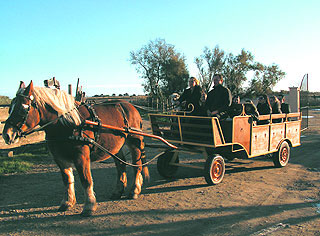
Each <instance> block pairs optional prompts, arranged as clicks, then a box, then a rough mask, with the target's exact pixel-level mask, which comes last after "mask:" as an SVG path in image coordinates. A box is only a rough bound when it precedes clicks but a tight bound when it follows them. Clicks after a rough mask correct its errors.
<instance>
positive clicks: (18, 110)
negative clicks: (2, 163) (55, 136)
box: [2, 81, 40, 144]
mask: <svg viewBox="0 0 320 236" xmlns="http://www.w3.org/2000/svg"><path fill="white" fill-rule="evenodd" d="M33 92H34V87H33V82H32V81H31V82H30V84H29V85H28V86H27V87H26V86H25V84H24V82H22V81H21V82H20V86H19V88H18V91H17V93H16V97H15V98H14V99H13V100H12V102H11V105H10V108H9V117H8V119H7V120H6V122H5V126H4V129H3V132H2V137H3V139H4V140H5V142H6V143H7V144H12V143H15V142H17V141H18V140H19V138H20V137H21V136H22V135H23V134H24V133H26V132H29V131H30V130H32V129H33V128H34V127H35V126H37V125H38V124H39V122H40V113H39V112H38V110H37V106H36V103H35V100H34V94H33Z"/></svg>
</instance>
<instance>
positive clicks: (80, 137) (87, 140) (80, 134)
mask: <svg viewBox="0 0 320 236" xmlns="http://www.w3.org/2000/svg"><path fill="white" fill-rule="evenodd" d="M81 105H83V106H85V107H86V109H87V110H88V112H89V115H90V118H89V120H91V121H93V122H96V123H97V124H98V125H97V126H94V127H92V126H91V127H88V126H87V125H86V124H85V123H83V124H82V125H80V126H79V127H77V128H76V129H75V130H74V133H78V135H76V134H74V135H72V136H69V137H68V138H69V139H70V140H76V141H80V142H84V143H89V144H93V145H92V146H91V148H90V149H91V152H93V151H95V150H96V148H97V147H98V148H100V149H101V147H99V146H100V145H99V144H98V143H99V140H100V136H101V124H102V123H101V120H100V118H99V116H98V115H97V113H96V111H95V109H94V107H93V105H92V104H89V103H83V104H81ZM81 105H80V106H81ZM115 106H116V107H117V108H118V110H119V111H120V112H121V114H122V117H123V122H124V125H125V126H124V127H123V128H124V129H125V130H130V129H131V128H130V127H129V122H128V119H127V115H126V113H125V111H124V109H123V106H122V105H121V103H115ZM86 130H91V131H93V132H94V139H91V138H89V136H88V135H86V134H85V133H84V131H86ZM112 132H113V133H115V134H117V135H125V133H123V132H120V131H116V130H112ZM109 154H110V153H109Z"/></svg>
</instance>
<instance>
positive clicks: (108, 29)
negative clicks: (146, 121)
mask: <svg viewBox="0 0 320 236" xmlns="http://www.w3.org/2000/svg"><path fill="white" fill-rule="evenodd" d="M319 9H320V1H318V0H306V1H298V0H259V1H256V0H241V1H240V0H239V1H235V0H233V1H231V0H226V1H216V0H204V1H201V0H199V1H194V0H190V1H189V0H162V1H153V0H136V1H129V0H127V1H124V0H109V1H108V0H105V1H102V0H100V1H98V0H91V1H84V0H68V1H65V0H64V1H59V0H57V1H40V0H39V1H35V0H28V1H25V0H24V1H22V0H10V1H9V0H2V1H0V82H1V86H0V95H6V96H9V97H11V98H12V97H14V95H15V92H16V90H17V87H18V85H19V81H20V80H23V81H25V82H26V83H29V82H30V80H33V81H34V83H35V85H37V86H42V85H43V80H45V79H48V78H51V77H53V76H55V77H56V78H57V79H58V80H59V81H60V83H61V85H62V89H64V90H67V85H68V84H72V85H73V88H74V89H75V85H76V81H77V78H80V82H81V85H82V86H83V90H84V91H85V92H86V93H87V95H95V94H112V93H115V94H119V93H125V92H128V93H129V94H133V93H135V94H143V89H142V87H141V83H142V82H143V81H142V79H141V78H140V77H139V74H137V73H136V71H135V67H134V66H132V65H130V62H129V53H130V51H136V50H138V49H140V48H141V47H142V46H143V45H146V44H147V43H148V42H149V41H150V40H155V39H156V38H163V39H165V40H166V42H167V43H169V44H172V45H174V46H175V48H176V50H177V51H178V52H181V53H183V54H184V55H185V56H186V58H187V64H188V69H189V71H190V74H191V75H193V76H197V73H198V72H197V70H196V67H195V65H194V58H195V57H197V56H199V55H201V54H202V51H203V48H204V47H205V46H207V47H209V48H214V47H215V46H216V45H219V47H220V48H221V49H222V50H224V51H225V52H227V53H233V54H238V53H240V51H241V49H245V50H247V51H250V52H251V53H252V54H253V55H254V56H255V60H256V61H259V62H261V63H263V64H266V65H271V64H272V63H275V64H277V65H279V67H280V69H281V70H283V71H284V72H286V73H287V76H286V77H285V78H284V79H283V80H282V81H281V82H280V83H279V84H278V85H277V86H276V89H278V90H279V89H287V88H288V87H291V86H299V84H300V81H301V79H302V77H303V75H304V74H305V73H308V74H309V87H310V90H311V91H320V83H319V82H318V81H319V78H320V72H319V69H318V56H319V53H320V46H319V44H320V30H319V27H320V14H319V13H318V11H319Z"/></svg>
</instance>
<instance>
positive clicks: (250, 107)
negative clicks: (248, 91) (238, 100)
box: [244, 99, 259, 121]
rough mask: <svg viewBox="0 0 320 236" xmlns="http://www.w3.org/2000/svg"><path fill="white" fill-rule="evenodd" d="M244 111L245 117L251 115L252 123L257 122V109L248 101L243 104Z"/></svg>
mask: <svg viewBox="0 0 320 236" xmlns="http://www.w3.org/2000/svg"><path fill="white" fill-rule="evenodd" d="M244 111H245V113H246V114H247V115H251V116H252V118H253V120H254V121H258V120H259V118H258V117H259V112H258V109H257V107H256V106H255V105H254V103H253V102H252V101H251V100H250V99H248V100H246V103H245V104H244Z"/></svg>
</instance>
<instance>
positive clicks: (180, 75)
mask: <svg viewBox="0 0 320 236" xmlns="http://www.w3.org/2000/svg"><path fill="white" fill-rule="evenodd" d="M130 62H131V64H132V65H135V66H136V70H137V72H138V73H139V74H140V75H141V77H142V78H143V79H144V83H143V86H144V90H145V92H148V93H149V94H150V95H151V96H155V97H159V98H163V96H168V95H169V94H171V93H173V92H181V91H182V90H183V89H184V88H185V87H186V85H187V81H188V78H189V73H188V71H187V66H186V63H185V57H184V56H183V55H181V54H180V53H178V52H176V50H175V48H174V46H173V45H171V44H167V43H166V41H165V40H164V39H156V40H154V41H150V42H149V43H148V44H147V45H145V46H143V47H142V48H141V49H139V50H137V51H131V52H130Z"/></svg>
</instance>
